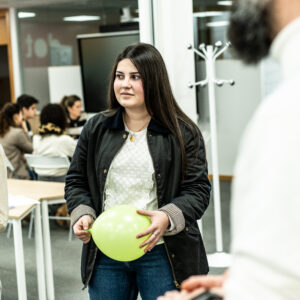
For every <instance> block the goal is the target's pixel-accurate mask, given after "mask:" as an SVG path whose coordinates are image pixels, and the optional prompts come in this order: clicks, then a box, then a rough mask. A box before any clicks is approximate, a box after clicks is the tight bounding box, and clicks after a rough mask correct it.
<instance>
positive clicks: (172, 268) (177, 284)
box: [147, 134, 180, 288]
mask: <svg viewBox="0 0 300 300" xmlns="http://www.w3.org/2000/svg"><path fill="white" fill-rule="evenodd" d="M151 136H152V135H151V134H147V143H148V148H149V153H150V155H151V158H152V163H153V168H154V172H155V165H154V160H153V155H152V153H151V148H150V145H149V137H151ZM155 173H156V172H155ZM155 180H156V176H155ZM156 182H157V180H156ZM156 201H157V207H158V194H157V184H156ZM162 238H163V241H164V247H165V249H166V252H167V256H168V260H169V263H170V266H171V271H172V276H173V279H174V284H175V286H176V288H179V287H180V284H179V283H178V281H177V279H176V276H175V272H174V267H173V264H172V261H171V258H170V255H169V251H168V248H167V245H166V241H165V239H164V237H162Z"/></svg>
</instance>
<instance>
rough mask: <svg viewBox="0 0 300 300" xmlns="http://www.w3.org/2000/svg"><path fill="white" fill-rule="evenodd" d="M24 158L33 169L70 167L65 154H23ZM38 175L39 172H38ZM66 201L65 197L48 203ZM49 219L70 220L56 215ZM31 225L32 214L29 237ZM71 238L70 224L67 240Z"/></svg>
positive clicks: (31, 223) (30, 230) (31, 221)
mask: <svg viewBox="0 0 300 300" xmlns="http://www.w3.org/2000/svg"><path fill="white" fill-rule="evenodd" d="M25 158H26V161H27V164H28V166H29V167H30V168H31V169H32V170H33V171H35V172H36V173H37V174H38V172H37V171H36V169H68V168H69V167H70V161H69V159H68V157H66V156H44V155H37V154H25ZM38 175H39V174H38ZM62 203H66V200H65V199H58V200H53V201H51V203H49V204H48V205H53V204H62ZM49 219H50V220H53V219H54V220H66V221H70V220H71V218H70V217H58V216H49ZM32 226H33V215H31V219H30V224H29V232H28V237H29V238H31V234H32ZM71 240H72V228H71V226H70V230H69V241H71Z"/></svg>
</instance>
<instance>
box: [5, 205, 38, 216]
mask: <svg viewBox="0 0 300 300" xmlns="http://www.w3.org/2000/svg"><path fill="white" fill-rule="evenodd" d="M35 205H36V204H30V205H24V206H17V207H14V208H11V209H9V211H8V218H9V219H22V218H23V217H25V216H26V215H27V214H28V212H29V211H31V209H32V208H33V207H34V206H35Z"/></svg>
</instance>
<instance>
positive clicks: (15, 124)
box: [0, 103, 33, 179]
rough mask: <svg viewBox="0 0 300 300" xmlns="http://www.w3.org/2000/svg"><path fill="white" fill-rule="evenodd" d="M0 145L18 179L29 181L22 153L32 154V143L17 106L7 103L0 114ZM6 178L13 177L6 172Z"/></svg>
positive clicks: (9, 172) (10, 173)
mask: <svg viewBox="0 0 300 300" xmlns="http://www.w3.org/2000/svg"><path fill="white" fill-rule="evenodd" d="M0 144H1V145H2V146H3V149H4V152H5V154H6V156H7V158H8V160H9V161H10V162H11V164H12V165H13V167H14V169H15V172H16V174H17V176H18V178H20V179H30V175H29V172H28V169H27V166H26V161H25V158H24V153H32V150H33V148H32V143H31V140H30V137H29V135H28V134H27V127H26V124H25V122H24V120H23V118H22V113H21V111H20V107H19V106H18V105H17V104H13V103H7V104H5V105H4V106H3V108H2V110H1V112H0ZM7 177H9V178H11V177H13V174H12V172H11V171H10V170H8V174H7Z"/></svg>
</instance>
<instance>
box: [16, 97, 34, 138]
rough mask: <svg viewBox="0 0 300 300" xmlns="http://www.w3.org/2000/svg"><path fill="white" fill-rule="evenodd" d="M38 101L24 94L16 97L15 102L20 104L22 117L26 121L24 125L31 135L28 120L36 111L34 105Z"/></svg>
mask: <svg viewBox="0 0 300 300" xmlns="http://www.w3.org/2000/svg"><path fill="white" fill-rule="evenodd" d="M38 103H39V101H38V100H37V99H35V98H34V97H32V96H30V95H26V94H23V95H21V96H19V97H18V99H17V104H18V105H19V106H20V109H21V112H22V116H23V119H24V121H25V122H26V127H27V131H28V134H29V136H32V131H31V126H30V124H29V122H28V120H29V119H33V118H34V115H35V113H36V105H37V104H38Z"/></svg>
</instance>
